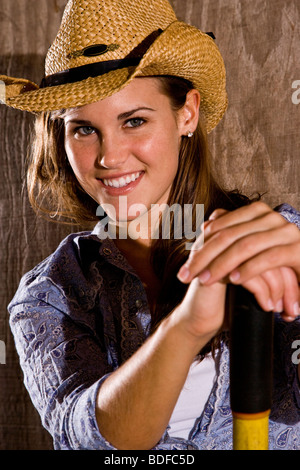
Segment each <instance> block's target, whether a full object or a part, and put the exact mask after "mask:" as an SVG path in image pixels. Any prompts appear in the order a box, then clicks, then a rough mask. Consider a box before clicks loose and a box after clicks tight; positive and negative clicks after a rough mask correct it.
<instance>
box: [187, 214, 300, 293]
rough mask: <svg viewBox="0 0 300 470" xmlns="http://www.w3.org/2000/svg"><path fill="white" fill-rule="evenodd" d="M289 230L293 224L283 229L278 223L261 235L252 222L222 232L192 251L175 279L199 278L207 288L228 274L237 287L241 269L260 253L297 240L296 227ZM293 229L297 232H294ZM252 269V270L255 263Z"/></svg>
mask: <svg viewBox="0 0 300 470" xmlns="http://www.w3.org/2000/svg"><path fill="white" fill-rule="evenodd" d="M290 226H292V224H289V223H288V222H284V224H283V225H282V223H281V220H280V223H279V227H277V228H276V229H274V228H273V229H272V230H264V231H260V230H262V227H261V223H260V221H257V220H254V221H251V222H246V223H244V224H242V225H235V226H233V227H229V228H227V229H225V230H222V231H221V232H218V233H216V234H215V235H214V236H213V237H212V238H210V239H209V240H208V241H207V242H205V244H204V245H203V246H202V248H201V249H197V248H196V249H195V250H193V248H192V250H191V253H190V256H189V258H188V260H187V262H186V263H185V265H184V266H183V268H182V269H181V270H180V271H179V273H178V277H179V279H180V280H181V281H182V282H189V281H190V280H191V279H193V278H194V277H195V276H198V277H199V279H200V281H201V282H202V283H203V284H204V283H206V284H207V285H210V284H212V283H214V282H217V281H220V280H221V279H223V278H224V277H225V276H228V275H229V274H231V276H230V281H231V282H233V283H237V282H238V281H239V276H240V268H241V267H242V266H243V265H245V266H246V264H247V263H250V261H251V259H252V258H253V257H256V256H258V255H259V254H260V253H261V252H263V253H265V252H266V251H267V250H268V249H270V247H273V246H277V245H280V244H283V243H289V242H291V241H293V240H294V239H299V233H300V232H299V230H298V229H297V228H296V227H295V226H292V229H291V227H290ZM294 228H295V229H296V231H297V232H295V231H294V230H293V229H294ZM287 265H288V264H287ZM251 266H255V263H252V265H251ZM273 267H277V266H272V265H270V266H268V267H267V269H260V270H259V269H257V270H256V272H255V273H253V272H252V271H251V275H247V273H246V275H245V276H244V277H243V279H242V282H244V281H246V280H248V279H250V278H251V277H255V276H257V275H259V274H261V273H262V272H264V271H267V270H269V269H272V268H273ZM239 283H240V282H239Z"/></svg>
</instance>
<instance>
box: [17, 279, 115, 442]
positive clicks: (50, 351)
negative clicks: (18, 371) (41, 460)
mask: <svg viewBox="0 0 300 470" xmlns="http://www.w3.org/2000/svg"><path fill="white" fill-rule="evenodd" d="M36 295H37V296H38V297H39V298H36V296H33V295H32V294H30V293H29V292H28V291H26V293H24V294H23V296H20V295H19V296H17V299H16V300H13V301H12V302H11V304H10V305H9V307H8V309H9V311H10V326H11V330H12V333H13V335H14V339H15V344H16V349H17V352H18V354H19V357H20V365H21V368H22V370H23V374H24V384H25V386H26V388H27V390H28V392H29V395H30V397H31V400H32V402H33V404H34V406H35V407H36V409H37V410H38V412H39V414H40V416H41V419H42V423H43V425H44V427H45V428H46V429H47V430H48V431H49V432H50V434H51V435H52V437H53V442H54V448H55V449H60V450H89V449H100V450H101V449H102V450H112V449H114V447H113V446H112V445H110V443H108V442H107V441H106V440H105V439H104V437H103V436H102V435H101V434H100V432H99V429H98V426H97V421H96V413H95V404H96V397H97V393H98V390H99V387H100V386H101V384H102V383H103V381H104V380H105V379H106V377H107V376H108V375H109V374H110V373H111V372H112V367H111V366H110V365H109V363H108V355H107V352H106V350H105V346H104V340H103V339H101V338H99V337H98V336H97V335H96V333H95V332H94V331H92V329H90V328H89V327H88V326H87V323H84V321H83V322H80V321H76V318H75V320H74V318H72V315H70V314H66V312H65V311H63V309H62V308H60V307H61V305H62V304H63V301H62V294H61V292H60V291H59V289H58V288H57V287H56V286H55V285H52V283H51V281H48V282H46V283H44V285H43V289H42V290H40V291H36ZM21 297H23V298H22V301H20V298H21ZM53 299H57V302H56V304H55V302H54V301H53ZM99 315H100V312H99Z"/></svg>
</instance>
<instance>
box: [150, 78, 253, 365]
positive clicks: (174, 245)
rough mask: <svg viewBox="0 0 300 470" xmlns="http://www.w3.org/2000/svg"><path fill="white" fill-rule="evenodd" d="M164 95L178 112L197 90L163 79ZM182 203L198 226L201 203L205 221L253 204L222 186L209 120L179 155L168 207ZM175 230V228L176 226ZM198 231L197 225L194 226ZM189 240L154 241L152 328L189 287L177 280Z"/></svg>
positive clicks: (214, 344)
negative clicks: (156, 290)
mask: <svg viewBox="0 0 300 470" xmlns="http://www.w3.org/2000/svg"><path fill="white" fill-rule="evenodd" d="M160 82H161V86H162V92H163V93H165V94H166V95H167V96H169V98H170V100H171V105H172V107H173V109H174V111H178V110H179V109H180V108H182V106H183V105H184V103H185V100H186V95H187V93H188V91H189V90H191V89H192V88H193V85H192V83H190V82H188V81H187V80H183V79H179V78H177V77H160ZM174 203H177V204H178V203H179V204H180V205H181V206H182V207H183V205H184V204H191V205H192V207H193V217H194V223H195V217H196V206H197V204H203V205H204V219H205V220H207V219H208V217H209V215H210V214H211V213H212V212H213V211H214V210H215V209H216V208H224V209H227V210H233V209H236V208H237V207H240V206H242V205H246V204H249V203H250V200H249V199H248V198H247V197H246V196H243V195H242V194H240V193H239V192H238V191H237V190H234V191H226V190H224V189H222V188H221V186H220V185H219V184H218V182H217V180H216V177H215V176H214V171H213V168H212V158H211V156H210V152H209V148H208V141H207V132H206V127H205V121H204V118H203V116H202V115H201V110H200V118H199V122H198V126H197V129H196V131H195V133H194V135H193V137H192V138H188V137H183V140H182V144H181V149H180V153H179V166H178V171H177V175H176V177H175V180H174V183H173V186H172V189H171V192H170V196H169V201H168V206H169V207H171V206H172V205H173V204H174ZM173 228H174V227H173ZM194 229H195V226H194ZM187 241H188V240H186V239H185V238H182V239H180V240H178V239H176V238H175V237H174V236H173V237H172V236H171V237H170V239H163V238H162V239H158V240H154V242H153V244H152V264H153V266H154V269H155V272H156V274H157V275H158V276H159V278H160V279H161V290H160V294H159V296H158V299H157V303H156V306H155V308H154V312H153V318H152V328H155V327H156V326H157V325H158V324H159V322H160V321H161V320H162V319H163V318H164V317H165V316H166V315H168V314H169V313H170V312H172V311H173V309H174V308H175V307H176V305H178V304H179V303H180V302H181V301H182V299H183V297H184V295H185V293H186V290H187V288H188V286H187V285H185V284H182V283H181V282H180V281H179V280H178V279H177V273H178V271H179V269H180V267H181V266H182V265H183V264H184V262H185V260H186V259H187V257H188V255H189V251H187V250H186V247H185V244H186V242H187ZM219 342H220V336H217V337H216V338H214V339H213V340H212V341H211V342H210V343H209V344H208V345H207V346H206V348H205V350H203V351H202V354H200V356H204V355H205V354H206V352H208V351H210V350H213V352H214V350H215V349H216V348H217V347H218V346H219Z"/></svg>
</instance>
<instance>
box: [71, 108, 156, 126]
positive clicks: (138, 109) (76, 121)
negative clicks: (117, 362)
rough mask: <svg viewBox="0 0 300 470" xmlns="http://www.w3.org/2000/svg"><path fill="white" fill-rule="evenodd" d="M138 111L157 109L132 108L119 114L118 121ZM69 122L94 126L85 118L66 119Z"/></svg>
mask: <svg viewBox="0 0 300 470" xmlns="http://www.w3.org/2000/svg"><path fill="white" fill-rule="evenodd" d="M138 111H155V109H152V108H147V107H146V106H141V107H139V108H135V109H132V110H131V111H126V112H125V113H121V114H119V115H118V121H122V120H123V119H128V118H129V117H130V116H132V115H133V114H134V113H136V112H138ZM66 123H67V124H77V125H79V126H91V127H93V124H92V122H91V121H88V120H85V119H76V118H74V119H72V118H71V119H69V120H67V121H66Z"/></svg>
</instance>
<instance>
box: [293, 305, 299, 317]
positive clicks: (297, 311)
mask: <svg viewBox="0 0 300 470" xmlns="http://www.w3.org/2000/svg"><path fill="white" fill-rule="evenodd" d="M294 315H295V317H298V316H299V315H300V309H299V302H296V303H295V304H294Z"/></svg>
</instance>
